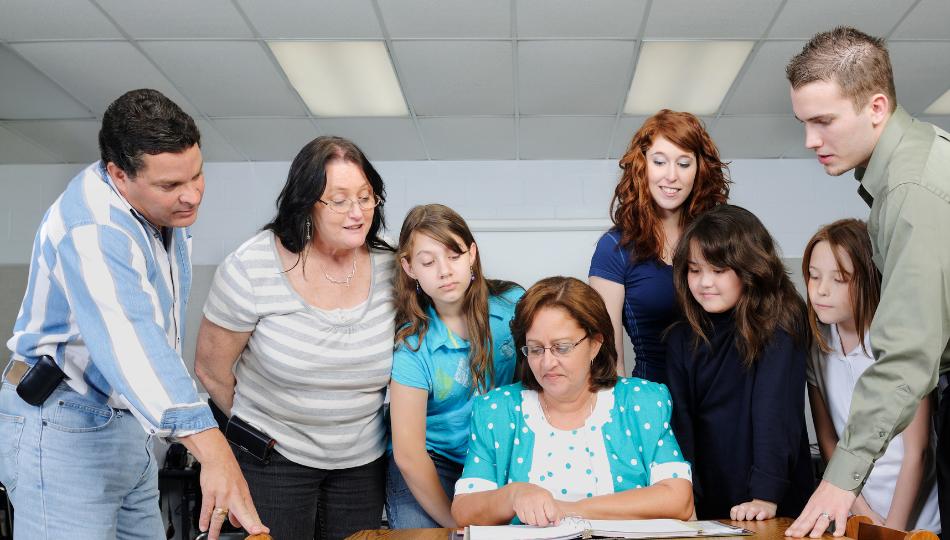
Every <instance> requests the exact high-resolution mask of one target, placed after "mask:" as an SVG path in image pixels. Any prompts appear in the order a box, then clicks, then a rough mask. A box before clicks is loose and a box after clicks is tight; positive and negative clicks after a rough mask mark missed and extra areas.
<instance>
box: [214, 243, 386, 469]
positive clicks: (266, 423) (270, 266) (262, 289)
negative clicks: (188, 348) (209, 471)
mask: <svg viewBox="0 0 950 540" xmlns="http://www.w3.org/2000/svg"><path fill="white" fill-rule="evenodd" d="M370 255H371V261H372V269H373V279H372V283H371V285H370V294H369V297H368V298H367V300H366V301H365V302H363V303H361V304H359V305H357V306H355V307H353V308H347V309H340V310H323V309H318V308H316V307H314V306H312V305H310V304H308V303H307V302H306V301H305V300H304V299H303V298H302V297H301V296H300V295H299V294H297V292H296V291H295V290H294V289H293V287H292V286H291V285H290V282H289V281H288V280H287V276H286V275H285V274H284V273H283V272H282V268H281V265H280V258H279V256H278V253H277V246H276V245H275V239H274V235H273V233H272V232H270V231H263V232H261V233H259V234H257V235H256V236H254V237H253V238H251V239H250V240H248V241H247V242H245V243H244V244H243V245H242V246H241V247H239V248H238V249H237V250H236V251H235V252H234V253H232V254H230V255H228V257H227V258H226V259H225V260H224V262H222V263H221V265H220V266H219V267H218V270H217V272H216V273H215V276H214V282H213V284H212V286H211V291H210V293H209V295H208V300H207V302H206V303H205V306H204V315H205V317H207V318H208V320H209V321H211V322H213V323H215V324H217V325H218V326H221V327H223V328H227V329H229V330H232V331H235V332H252V334H251V337H250V339H249V340H248V343H247V347H245V349H244V351H243V352H242V353H241V357H240V358H239V359H238V361H237V364H236V365H235V368H234V376H235V378H236V379H237V386H236V387H235V394H234V405H233V407H232V412H233V413H234V414H237V415H238V416H240V417H241V418H243V419H244V420H246V421H247V422H249V423H250V424H252V425H254V426H256V427H258V428H260V429H262V430H264V431H265V432H266V433H268V434H269V435H270V436H271V437H273V438H274V439H276V440H277V451H279V452H280V453H281V454H282V455H284V456H285V457H287V458H288V459H290V460H292V461H294V462H295V463H299V464H301V465H306V466H308V467H314V468H319V469H343V468H348V467H356V466H359V465H364V464H366V463H369V462H371V461H373V460H375V459H376V458H378V457H379V456H381V455H382V453H383V451H384V450H385V436H386V428H385V426H384V424H383V414H382V406H383V397H384V395H385V391H386V385H387V384H388V383H389V376H390V372H391V370H392V361H393V334H394V330H395V329H394V316H395V304H394V302H393V278H394V270H395V257H394V255H393V254H392V253H389V252H385V251H377V250H370Z"/></svg>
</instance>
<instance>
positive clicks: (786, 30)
mask: <svg viewBox="0 0 950 540" xmlns="http://www.w3.org/2000/svg"><path fill="white" fill-rule="evenodd" d="M914 1H915V0H890V1H888V2H875V3H874V8H873V9H870V8H869V6H868V2H867V0H835V1H834V2H829V1H827V0H795V1H793V2H786V3H785V7H784V8H783V9H782V12H781V13H780V14H779V16H778V19H777V20H776V21H775V25H774V26H772V31H771V32H770V33H769V37H770V38H782V39H811V37H812V36H813V35H815V34H817V33H819V32H824V31H827V30H831V29H832V28H834V27H836V26H838V25H848V26H853V27H855V28H860V29H861V30H862V31H863V32H867V33H868V34H871V35H872V36H882V35H884V34H885V33H886V32H889V31H890V30H891V28H892V27H893V26H894V24H896V22H897V21H898V20H899V19H900V18H901V16H902V15H903V14H904V12H906V11H907V8H909V7H910V5H911V4H913V3H914Z"/></svg>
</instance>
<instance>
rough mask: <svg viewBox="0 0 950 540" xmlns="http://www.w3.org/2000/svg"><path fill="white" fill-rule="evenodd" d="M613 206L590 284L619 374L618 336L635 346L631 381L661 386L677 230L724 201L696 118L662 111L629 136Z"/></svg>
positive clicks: (721, 174) (715, 153)
mask: <svg viewBox="0 0 950 540" xmlns="http://www.w3.org/2000/svg"><path fill="white" fill-rule="evenodd" d="M620 168H621V169H622V170H623V174H622V176H621V178H620V182H619V183H618V184H617V189H616V191H615V192H614V197H613V200H612V201H611V205H610V206H611V214H612V215H611V218H612V220H613V223H614V227H613V228H612V229H610V230H609V231H607V232H606V233H605V234H604V235H603V236H602V237H601V238H600V240H599V241H598V242H597V247H596V249H595V250H594V255H593V257H592V258H591V263H590V272H589V276H590V278H589V279H590V285H591V286H592V287H594V289H596V290H597V292H598V293H600V295H601V297H603V299H604V302H605V303H606V305H607V310H608V312H609V313H610V320H611V322H612V323H613V326H614V336H615V340H616V347H617V351H618V359H617V371H618V373H622V372H623V364H624V359H623V334H622V333H621V331H620V328H621V325H622V326H623V327H625V328H626V330H627V335H628V336H630V341H631V342H632V343H633V350H634V353H635V355H636V365H635V367H634V368H633V376H634V377H640V378H643V379H648V380H651V381H656V382H664V381H665V378H666V370H665V368H664V356H665V350H666V349H665V345H664V343H663V340H662V338H661V334H662V333H663V331H664V330H665V329H666V328H667V327H668V326H669V325H670V324H672V323H673V321H675V320H676V318H677V315H678V310H677V308H676V302H675V299H674V294H673V280H672V273H673V268H672V266H671V263H672V261H673V251H674V250H675V248H676V244H677V241H678V240H679V237H680V235H681V233H682V231H683V228H684V227H686V226H687V225H689V224H690V223H691V222H692V221H693V219H695V217H696V216H697V215H699V214H700V213H702V212H703V211H705V210H707V209H709V208H712V207H713V206H716V205H717V204H722V203H724V202H726V199H727V198H728V196H729V183H730V181H729V178H728V170H727V167H726V164H725V163H723V162H722V161H721V160H720V159H719V150H718V149H717V148H716V145H715V144H714V143H713V141H712V139H711V138H710V137H709V134H708V133H706V130H705V129H704V128H703V125H702V123H701V122H700V121H699V119H698V118H696V116H694V115H692V114H690V113H686V112H676V111H670V110H667V109H663V110H661V111H660V112H658V113H656V114H655V115H653V116H652V117H650V118H648V119H647V121H646V122H644V123H643V126H642V127H641V128H640V129H639V130H638V131H637V132H636V134H634V136H633V139H632V140H631V141H630V145H629V146H628V148H627V152H626V153H625V154H624V156H623V157H622V158H621V159H620Z"/></svg>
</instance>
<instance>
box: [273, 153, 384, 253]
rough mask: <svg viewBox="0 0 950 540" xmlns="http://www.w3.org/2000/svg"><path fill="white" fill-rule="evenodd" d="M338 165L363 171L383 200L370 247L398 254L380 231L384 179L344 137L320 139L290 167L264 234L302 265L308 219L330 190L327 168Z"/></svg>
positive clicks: (369, 236) (376, 212) (370, 234)
mask: <svg viewBox="0 0 950 540" xmlns="http://www.w3.org/2000/svg"><path fill="white" fill-rule="evenodd" d="M334 161H345V162H348V163H352V164H354V165H356V166H358V167H359V168H360V169H362V170H363V174H365V175H366V179H367V180H368V181H369V185H370V187H371V188H372V189H373V193H374V194H376V195H377V196H378V197H379V200H380V203H379V206H377V207H376V208H375V209H374V211H373V221H372V222H371V223H370V226H369V231H368V232H367V234H366V244H367V245H368V246H369V247H371V248H376V249H382V250H386V251H394V249H393V247H392V246H390V245H389V244H387V243H386V241H385V240H383V239H382V238H381V237H380V231H381V230H382V229H384V228H385V227H386V220H385V218H384V216H383V206H384V205H385V203H386V191H385V188H384V187H383V179H382V177H381V176H380V175H379V173H378V172H376V169H375V168H374V167H373V165H372V164H371V163H370V162H369V160H368V159H366V155H364V154H363V151H362V150H360V149H359V147H358V146H356V145H355V144H353V142H351V141H349V140H347V139H344V138H343V137H332V136H323V137H317V138H316V139H314V140H312V141H310V142H309V143H307V144H306V145H304V147H303V148H301V149H300V152H298V153H297V157H295V158H294V161H293V163H291V164H290V172H288V173H287V182H286V183H285V184H284V188H283V189H282V190H281V191H280V195H279V196H278V197H277V215H276V216H274V219H273V221H271V222H270V223H268V224H267V225H264V227H263V228H262V230H265V231H273V233H274V234H275V235H276V236H277V238H279V239H280V243H281V244H283V245H284V247H285V248H287V251H290V252H291V253H296V254H297V262H298V263H299V262H300V258H301V257H302V256H303V251H304V248H305V247H306V244H307V235H308V234H309V233H310V227H308V221H307V219H308V218H309V217H310V215H311V213H312V212H313V206H314V205H315V204H317V201H318V200H320V197H322V196H323V192H324V190H325V189H326V187H327V165H328V164H330V163H331V162H334Z"/></svg>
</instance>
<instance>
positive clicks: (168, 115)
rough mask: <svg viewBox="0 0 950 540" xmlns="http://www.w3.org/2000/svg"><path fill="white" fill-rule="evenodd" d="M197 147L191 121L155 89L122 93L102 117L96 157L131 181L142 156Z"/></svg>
mask: <svg viewBox="0 0 950 540" xmlns="http://www.w3.org/2000/svg"><path fill="white" fill-rule="evenodd" d="M196 144H198V145H200V144H201V135H200V134H199V133H198V126H196V125H195V121H194V120H193V119H192V118H191V116H189V115H188V114H187V113H185V111H183V110H181V107H179V106H178V105H176V104H175V102H174V101H172V100H170V99H168V98H167V97H165V96H164V95H163V94H162V93H161V92H159V91H158V90H152V89H150V88H143V89H140V90H132V91H130V92H126V93H125V94H122V96H121V97H120V98H119V99H117V100H115V101H113V102H112V103H111V104H110V105H109V107H108V108H107V109H106V112H105V114H103V115H102V129H100V130H99V155H100V157H101V158H102V163H103V164H106V163H109V162H110V161H111V162H112V163H115V165H116V166H117V167H118V168H120V169H122V170H123V171H125V173H126V174H127V175H129V176H130V177H132V178H135V176H136V174H138V172H139V170H140V169H141V168H142V165H143V162H142V155H143V154H150V155H154V154H161V153H163V152H173V153H179V152H184V151H185V150H187V149H189V148H191V147H192V146H194V145H196Z"/></svg>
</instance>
